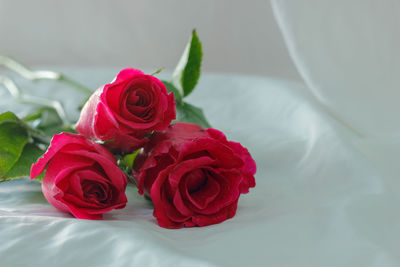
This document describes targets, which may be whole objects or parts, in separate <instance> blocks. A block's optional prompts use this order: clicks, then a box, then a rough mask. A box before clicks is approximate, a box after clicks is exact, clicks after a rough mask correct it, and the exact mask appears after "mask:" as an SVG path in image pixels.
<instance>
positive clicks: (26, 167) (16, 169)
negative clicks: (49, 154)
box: [1, 143, 44, 181]
mask: <svg viewBox="0 0 400 267" xmlns="http://www.w3.org/2000/svg"><path fill="white" fill-rule="evenodd" d="M43 153H44V151H43V150H42V149H40V148H39V147H38V146H36V145H34V144H30V143H28V144H26V145H25V147H24V149H23V151H22V154H21V156H20V157H19V159H18V161H17V162H16V163H15V164H14V165H13V166H12V168H11V169H10V170H9V171H8V172H7V173H6V174H5V175H4V176H3V177H2V178H1V179H2V180H3V181H8V180H13V179H17V178H23V177H29V173H30V169H31V165H32V164H33V163H34V162H35V161H36V160H37V159H38V158H39V157H40V156H41V155H42V154H43Z"/></svg>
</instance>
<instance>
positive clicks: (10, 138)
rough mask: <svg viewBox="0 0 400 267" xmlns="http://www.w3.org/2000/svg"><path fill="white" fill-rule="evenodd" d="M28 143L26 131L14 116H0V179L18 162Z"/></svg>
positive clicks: (7, 114) (9, 114) (10, 113)
mask: <svg viewBox="0 0 400 267" xmlns="http://www.w3.org/2000/svg"><path fill="white" fill-rule="evenodd" d="M28 141H29V134H28V131H27V129H26V128H25V126H24V125H23V123H22V122H21V121H20V120H19V119H18V117H17V116H15V114H13V113H12V112H6V113H3V114H0V177H4V175H5V174H6V173H7V172H8V171H9V170H10V169H11V168H12V167H13V165H14V164H15V163H16V162H17V161H18V159H19V157H20V156H21V153H22V151H23V148H24V146H25V145H26V144H27V143H28Z"/></svg>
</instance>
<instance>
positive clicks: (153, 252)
mask: <svg viewBox="0 0 400 267" xmlns="http://www.w3.org/2000/svg"><path fill="white" fill-rule="evenodd" d="M69 73H70V74H71V75H72V76H74V77H76V78H78V79H80V80H82V81H83V82H85V83H86V84H88V85H90V86H93V87H96V86H97V85H99V84H101V83H102V82H104V80H111V79H112V76H113V75H114V74H115V73H116V70H110V71H100V70H98V71H93V70H91V71H88V70H86V71H83V70H79V69H76V70H75V71H70V72H69ZM164 75H165V74H164ZM25 85H26V86H27V87H26V90H33V88H34V87H32V86H30V87H29V86H28V84H25ZM40 86H41V89H40V92H39V93H40V94H46V92H47V93H49V92H51V94H52V95H54V96H56V97H59V98H62V96H63V95H64V96H65V95H68V96H69V98H66V97H64V99H65V100H66V101H69V102H68V103H69V104H68V105H69V106H71V108H73V106H74V105H75V106H77V105H78V104H79V103H77V102H76V99H78V98H77V97H78V95H76V96H74V95H73V93H72V92H70V93H68V94H67V93H66V91H63V90H58V89H57V90H54V88H52V87H51V86H50V84H48V83H42V84H40ZM59 92H60V93H59ZM0 94H2V96H1V97H0V108H1V110H0V111H3V109H5V108H14V110H16V111H19V112H22V111H21V110H20V109H18V108H16V107H13V106H12V105H11V104H10V101H9V98H7V97H6V94H5V93H4V94H3V93H2V90H1V89H0ZM71 98H72V99H74V100H75V103H73V102H70V101H71ZM189 98H190V99H189V101H190V102H191V103H193V104H197V105H199V106H201V107H203V108H205V111H206V115H207V117H208V118H209V119H210V122H211V124H212V125H213V126H214V127H215V128H218V129H220V130H222V131H224V132H225V133H226V134H227V136H228V138H229V139H231V140H235V141H239V142H241V143H242V144H244V145H245V146H246V147H248V148H249V150H250V152H251V153H252V155H253V157H254V158H255V160H256V162H257V165H258V172H257V175H256V181H257V186H256V187H255V188H254V189H252V190H250V193H249V194H247V195H243V196H242V197H241V199H240V201H239V207H238V212H237V214H236V216H235V217H234V218H233V219H231V220H228V221H225V222H223V223H221V224H218V225H213V226H209V227H204V228H190V229H180V230H168V229H163V228H160V227H158V226H157V224H156V222H155V220H154V218H153V217H152V209H151V204H150V203H149V202H148V201H146V200H144V199H143V198H142V197H140V196H139V195H138V194H137V192H136V189H135V188H132V187H130V188H129V189H128V190H127V194H128V199H129V203H128V206H127V208H126V209H123V210H118V211H112V212H111V213H109V214H108V215H106V216H105V220H103V221H86V220H77V219H74V218H72V217H71V216H69V215H66V214H63V213H60V212H58V211H56V210H55V209H54V208H53V207H52V206H50V205H49V204H48V203H47V202H46V200H45V199H44V198H43V196H42V195H41V193H40V185H39V184H37V183H34V182H30V181H28V180H22V181H14V182H10V183H2V184H0V229H1V230H0V240H1V242H0V266H2V267H9V266H75V267H78V266H116V267H119V266H121V267H126V266H288V267H289V266H296V267H301V266H304V267H310V266H324V267H329V266H332V267H337V266H349V267H354V266H362V267H368V266H376V267H383V266H385V267H386V266H388V267H389V266H398V265H399V264H400V256H399V255H400V254H399V247H400V246H399V241H398V240H400V216H399V213H398V203H399V194H397V191H398V188H399V180H398V179H397V178H398V177H397V176H396V175H397V174H398V173H399V171H400V170H399V169H400V167H399V164H397V160H396V155H397V152H398V151H399V150H398V148H399V144H400V142H396V141H394V140H392V141H393V142H391V143H388V142H383V141H381V140H380V139H374V140H372V139H360V138H359V137H358V136H357V134H355V133H354V132H353V131H352V130H349V129H348V128H347V127H346V126H343V125H342V124H340V123H339V122H337V120H336V119H333V118H332V117H331V116H330V115H327V114H326V112H325V111H324V109H323V108H321V107H320V106H319V105H318V104H317V102H315V101H314V100H313V98H312V97H310V95H309V94H308V91H307V89H306V88H305V87H304V85H302V84H301V83H294V82H293V83H292V82H284V81H280V80H275V79H267V78H260V77H250V76H232V75H217V74H205V75H204V76H203V78H202V79H201V81H200V84H199V88H198V89H197V90H195V92H194V93H193V95H192V96H190V97H189ZM393 144H396V145H397V146H393ZM388 153H390V154H388Z"/></svg>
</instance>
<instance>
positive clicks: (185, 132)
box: [0, 31, 256, 228]
mask: <svg viewBox="0 0 400 267" xmlns="http://www.w3.org/2000/svg"><path fill="white" fill-rule="evenodd" d="M201 60H202V46H201V43H200V40H199V39H198V36H197V34H196V31H193V33H192V36H191V38H190V41H189V43H188V45H187V47H186V49H185V51H184V53H183V55H182V58H181V59H180V61H179V63H178V66H177V67H176V69H175V71H174V73H173V76H172V79H171V81H161V80H159V79H158V78H157V77H156V76H155V75H156V74H157V73H158V72H159V71H157V72H155V73H153V74H150V75H149V74H145V73H144V72H142V71H140V70H138V69H134V68H126V69H123V70H121V71H120V72H119V73H118V74H117V75H116V77H115V79H114V80H113V81H112V82H110V83H108V84H105V85H103V86H101V87H100V88H98V89H97V90H96V91H94V92H92V91H91V90H88V89H86V88H85V87H84V86H82V85H80V84H79V83H77V82H76V81H73V80H71V79H69V78H67V77H66V76H64V75H62V74H59V73H55V72H50V71H36V72H33V71H30V70H29V69H27V68H25V67H24V66H22V65H21V64H19V63H17V62H16V61H14V60H11V59H9V58H6V57H0V63H2V64H3V65H4V66H6V67H8V68H10V69H12V70H14V71H16V72H18V73H20V74H21V75H23V76H24V77H26V78H29V79H32V80H35V79H53V80H57V81H59V82H64V83H67V84H69V85H70V86H72V87H75V88H77V89H80V90H82V91H85V92H90V96H89V97H88V100H87V101H85V103H84V105H83V106H82V109H81V113H80V117H79V119H78V121H77V123H76V124H75V125H72V124H70V123H69V121H68V119H67V115H66V112H65V111H64V109H63V106H62V104H61V103H60V102H58V101H55V100H49V99H45V98H40V97H35V96H29V95H24V94H22V93H21V91H20V90H19V88H18V86H17V85H16V84H15V83H14V82H13V81H12V80H10V79H9V78H8V77H4V76H0V82H1V83H2V84H3V85H4V86H5V88H7V89H8V90H9V91H10V93H11V94H12V95H13V96H14V97H15V98H16V99H17V100H19V101H21V102H25V103H31V104H36V105H39V109H38V110H37V111H36V112H35V113H33V114H30V115H28V116H25V117H23V118H18V117H17V116H16V115H15V114H14V113H12V112H5V113H2V114H1V115H0V181H9V180H13V179H17V178H22V177H26V176H30V177H31V179H35V180H38V181H41V183H42V192H43V194H44V196H45V198H46V199H47V201H48V202H49V203H50V204H51V205H53V206H54V207H55V208H57V209H58V210H60V211H63V212H68V213H70V214H72V215H73V216H75V217H76V218H80V219H101V218H102V215H103V214H104V213H106V212H109V211H111V210H112V209H122V208H124V207H125V205H126V203H127V198H126V195H125V189H126V187H127V185H130V184H132V185H135V186H137V188H138V192H139V194H145V195H146V196H147V197H148V198H149V199H151V201H152V202H153V205H154V213H153V214H154V216H155V218H156V219H157V221H158V224H159V225H160V226H161V227H166V228H182V227H193V226H206V225H211V224H216V223H220V222H222V221H224V220H226V219H229V218H232V217H233V216H234V215H235V213H236V209H237V203H238V200H239V197H240V195H241V194H245V193H248V192H249V189H250V188H251V187H254V186H255V179H254V175H255V173H256V164H255V162H254V160H253V158H252V157H251V155H250V153H249V152H248V150H247V149H246V148H244V147H243V146H242V145H241V144H239V143H236V142H232V141H228V140H227V138H226V137H225V135H224V134H223V133H222V132H220V131H218V130H216V129H213V128H211V126H210V125H209V123H208V122H207V120H206V118H205V116H204V114H203V112H202V110H201V109H200V108H198V107H196V106H193V105H191V104H189V103H187V102H186V101H185V97H186V96H188V95H189V94H190V93H191V92H192V91H193V90H194V88H195V86H196V84H197V82H198V79H199V77H200V67H201Z"/></svg>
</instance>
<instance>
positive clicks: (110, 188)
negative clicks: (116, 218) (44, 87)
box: [31, 133, 127, 220]
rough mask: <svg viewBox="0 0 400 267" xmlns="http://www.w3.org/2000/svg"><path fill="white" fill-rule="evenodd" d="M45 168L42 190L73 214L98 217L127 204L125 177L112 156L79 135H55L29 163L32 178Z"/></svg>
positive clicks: (48, 197) (55, 204) (54, 204)
mask: <svg viewBox="0 0 400 267" xmlns="http://www.w3.org/2000/svg"><path fill="white" fill-rule="evenodd" d="M46 167H47V169H46ZM45 169H46V173H45V175H44V179H43V183H42V191H43V194H44V196H45V197H46V199H47V201H48V202H49V203H50V204H51V205H53V206H54V207H56V208H57V209H59V210H61V211H65V212H69V213H71V214H72V215H74V216H75V217H76V218H79V219H92V220H95V219H101V218H102V214H103V213H106V212H108V211H110V210H112V209H122V208H123V207H125V205H126V202H127V199H126V196H125V188H126V184H127V179H126V176H125V174H124V173H123V172H122V171H121V170H120V169H119V168H118V166H117V165H116V161H115V158H114V156H113V155H112V154H111V153H110V152H109V151H108V150H107V149H105V148H104V147H102V146H101V145H99V144H96V143H94V142H92V141H90V140H87V139H85V138H84V137H82V136H80V135H76V134H71V133H61V134H58V135H55V136H54V137H53V139H52V140H51V144H50V147H49V148H48V150H47V152H46V153H45V154H44V155H43V156H42V157H41V158H39V160H38V161H37V162H36V163H35V164H33V165H32V168H31V179H34V178H35V177H37V176H38V175H39V174H41V173H42V172H43V171H44V170H45Z"/></svg>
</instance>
